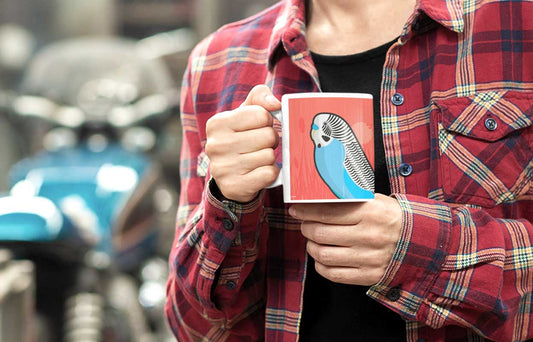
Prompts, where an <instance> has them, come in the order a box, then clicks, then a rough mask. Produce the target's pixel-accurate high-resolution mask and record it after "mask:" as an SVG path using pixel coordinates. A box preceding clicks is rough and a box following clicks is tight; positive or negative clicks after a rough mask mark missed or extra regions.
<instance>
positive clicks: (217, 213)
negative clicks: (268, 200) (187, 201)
mask: <svg viewBox="0 0 533 342" xmlns="http://www.w3.org/2000/svg"><path fill="white" fill-rule="evenodd" d="M206 189H207V190H206V194H205V196H206V198H207V201H205V202H206V207H205V212H204V214H205V217H204V221H205V232H206V234H207V235H208V236H209V238H210V240H211V241H212V242H213V243H214V244H215V246H216V247H217V248H218V249H220V250H221V251H222V252H223V253H226V252H227V251H228V250H229V248H230V247H231V246H232V245H244V246H250V247H251V246H253V245H255V242H256V239H257V237H258V234H259V233H258V231H257V230H258V226H259V225H258V222H260V218H261V214H262V211H263V210H262V208H263V197H264V196H263V191H261V192H260V193H259V194H258V195H257V197H256V198H255V199H253V200H252V201H250V202H247V203H240V202H235V201H232V200H228V199H227V198H225V197H224V196H223V195H222V193H221V192H220V190H219V189H218V186H217V184H216V182H215V180H214V179H212V178H211V179H210V180H209V181H208V186H207V187H206Z"/></svg>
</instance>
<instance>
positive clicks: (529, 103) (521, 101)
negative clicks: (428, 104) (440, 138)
mask: <svg viewBox="0 0 533 342" xmlns="http://www.w3.org/2000/svg"><path fill="white" fill-rule="evenodd" d="M436 105H437V106H438V107H439V108H440V110H441V113H442V125H443V127H444V128H445V129H446V130H448V131H450V132H455V133H458V134H461V135H465V136H469V137H470V138H475V139H481V140H486V141H496V140H499V139H501V138H503V137H504V136H506V135H508V134H510V133H512V132H514V131H517V130H520V129H523V128H526V127H528V126H530V125H531V121H532V116H533V115H532V114H533V94H528V93H521V92H516V91H501V92H498V91H490V92H483V93H479V94H475V95H472V96H468V97H458V98H451V99H446V100H440V101H436Z"/></svg>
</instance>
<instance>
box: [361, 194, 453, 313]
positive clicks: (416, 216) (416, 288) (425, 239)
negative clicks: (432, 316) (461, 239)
mask: <svg viewBox="0 0 533 342" xmlns="http://www.w3.org/2000/svg"><path fill="white" fill-rule="evenodd" d="M393 196H394V197H396V199H397V200H398V202H399V203H400V206H401V208H402V213H403V223H402V232H401V236H400V240H399V242H398V245H397V246H396V250H395V252H394V254H393V257H392V260H391V262H390V264H389V266H388V267H387V270H386V271H385V275H384V276H383V278H382V279H381V280H380V281H379V282H378V283H377V284H375V285H374V286H372V287H371V288H370V289H369V291H368V292H367V294H368V295H369V296H370V297H373V298H375V299H376V300H377V301H379V302H381V303H382V304H384V305H385V306H388V307H389V308H391V309H393V310H394V311H397V312H398V313H400V314H401V315H402V316H403V317H404V318H405V319H415V317H416V316H417V315H420V314H421V306H423V304H424V303H423V302H424V299H427V296H428V292H429V291H430V289H431V288H432V286H433V284H434V282H435V281H436V279H437V277H438V275H439V273H440V271H441V269H442V264H443V263H444V260H445V257H446V255H447V253H448V251H447V248H448V246H449V241H450V238H451V225H452V220H451V211H450V207H449V206H448V205H446V204H444V203H442V202H437V201H433V200H430V199H428V198H424V197H421V196H413V195H403V194H396V195H393ZM414 227H416V229H415V228H414ZM426 305H427V301H426ZM424 311H425V310H424Z"/></svg>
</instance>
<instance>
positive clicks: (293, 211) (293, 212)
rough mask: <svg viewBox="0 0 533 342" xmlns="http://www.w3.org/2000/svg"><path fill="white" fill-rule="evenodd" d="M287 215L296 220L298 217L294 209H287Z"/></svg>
mask: <svg viewBox="0 0 533 342" xmlns="http://www.w3.org/2000/svg"><path fill="white" fill-rule="evenodd" d="M289 215H291V216H292V217H294V218H296V217H297V216H298V212H297V211H296V209H294V207H289Z"/></svg>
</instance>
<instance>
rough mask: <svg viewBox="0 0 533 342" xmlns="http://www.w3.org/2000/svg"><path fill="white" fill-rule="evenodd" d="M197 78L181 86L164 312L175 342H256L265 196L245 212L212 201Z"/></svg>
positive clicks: (237, 205)
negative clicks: (177, 186) (177, 184)
mask: <svg viewBox="0 0 533 342" xmlns="http://www.w3.org/2000/svg"><path fill="white" fill-rule="evenodd" d="M191 56H192V55H191ZM189 65H190V64H189ZM196 76H198V75H193V73H191V71H190V69H188V70H187V71H186V74H185V76H184V81H183V86H182V98H181V106H182V109H181V110H182V114H181V115H182V126H183V138H182V139H183V142H182V151H181V156H180V177H181V193H180V205H179V209H178V218H177V228H176V232H175V239H174V242H173V245H172V249H171V252H170V256H169V266H170V270H169V271H170V274H169V279H168V282H167V305H166V310H165V311H166V315H167V319H168V322H169V325H170V326H171V328H172V330H173V332H174V334H175V335H176V337H177V338H178V340H179V341H190V340H202V341H206V340H220V339H224V340H227V339H228V338H229V340H231V337H236V338H237V340H238V338H239V336H240V337H243V336H246V337H247V338H248V339H252V340H257V339H259V336H261V335H262V334H263V332H264V317H263V318H261V315H263V316H264V313H262V311H264V310H259V308H261V307H262V306H264V290H265V289H264V279H263V278H264V274H265V271H264V265H263V263H262V262H259V261H258V259H259V257H258V255H259V250H260V245H261V243H263V244H264V243H265V240H266V231H265V230H263V229H260V227H261V222H262V203H263V199H262V196H263V195H262V194H260V195H259V196H258V197H257V198H256V199H255V200H253V201H252V202H250V203H246V204H240V203H235V202H231V201H227V200H224V199H222V200H221V199H220V196H217V194H216V189H217V187H216V184H215V183H214V181H213V180H210V179H209V172H208V159H207V156H206V155H205V151H204V149H203V143H202V141H201V140H202V139H201V138H200V134H199V128H198V127H199V121H198V117H197V115H196V113H195V108H194V107H195V106H194V97H195V96H196V94H195V91H193V88H194V85H193V84H192V83H191V82H193V79H194V78H195V77H196ZM263 259H264V258H263ZM261 269H262V271H261ZM230 331H231V332H230Z"/></svg>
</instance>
